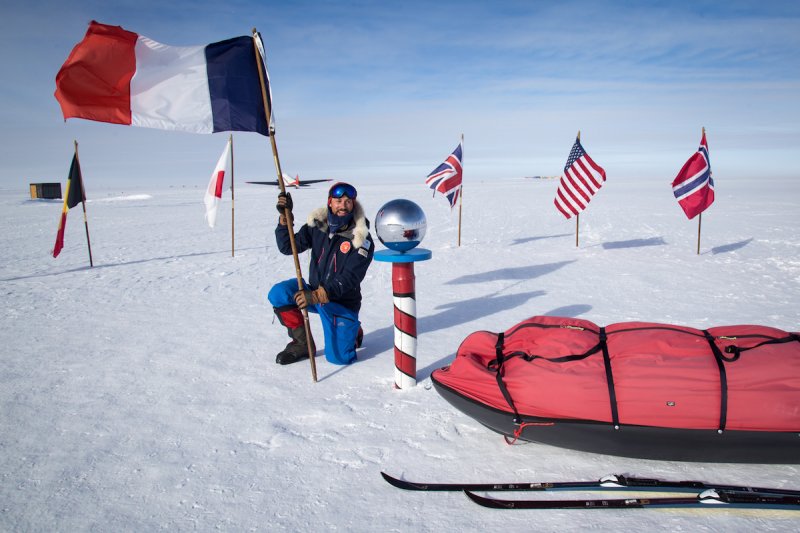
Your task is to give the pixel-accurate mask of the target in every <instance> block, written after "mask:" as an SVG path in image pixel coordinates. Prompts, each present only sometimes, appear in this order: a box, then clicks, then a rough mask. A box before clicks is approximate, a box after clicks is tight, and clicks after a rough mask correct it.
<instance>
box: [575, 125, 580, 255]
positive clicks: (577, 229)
mask: <svg viewBox="0 0 800 533" xmlns="http://www.w3.org/2000/svg"><path fill="white" fill-rule="evenodd" d="M578 140H579V141H580V140H581V130H578ZM580 223H581V214H580V213H578V214H577V215H575V248H577V247H578V232H579V231H580Z"/></svg>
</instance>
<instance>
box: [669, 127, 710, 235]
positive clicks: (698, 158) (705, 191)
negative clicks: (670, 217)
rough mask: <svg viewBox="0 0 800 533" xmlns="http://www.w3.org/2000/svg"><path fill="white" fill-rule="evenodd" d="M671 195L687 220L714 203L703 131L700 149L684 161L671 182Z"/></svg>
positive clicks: (704, 132) (706, 145)
mask: <svg viewBox="0 0 800 533" xmlns="http://www.w3.org/2000/svg"><path fill="white" fill-rule="evenodd" d="M672 193H673V194H674V195H675V198H676V199H677V200H678V203H679V204H680V206H681V208H682V209H683V212H684V213H686V216H687V217H689V220H691V219H693V218H694V217H696V216H697V215H699V214H700V213H702V212H703V211H705V210H706V209H707V208H708V206H710V205H711V204H712V203H714V180H713V179H712V178H711V161H709V159H708V143H707V142H706V131H705V129H704V130H703V137H702V139H700V148H698V149H697V152H696V153H694V154H693V155H692V157H690V158H689V160H688V161H686V163H685V164H684V165H683V168H681V170H680V172H678V176H677V177H676V178H675V179H674V180H673V181H672Z"/></svg>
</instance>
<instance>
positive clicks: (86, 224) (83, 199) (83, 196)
mask: <svg viewBox="0 0 800 533" xmlns="http://www.w3.org/2000/svg"><path fill="white" fill-rule="evenodd" d="M73 143H75V161H76V162H77V163H78V169H79V171H80V173H81V206H83V226H84V227H85V228H86V246H87V248H88V249H89V266H90V267H94V262H93V261H92V242H91V241H90V240H89V219H88V218H87V216H86V190H85V189H84V188H83V171H82V170H80V168H81V160H80V158H79V157H78V141H76V140H73Z"/></svg>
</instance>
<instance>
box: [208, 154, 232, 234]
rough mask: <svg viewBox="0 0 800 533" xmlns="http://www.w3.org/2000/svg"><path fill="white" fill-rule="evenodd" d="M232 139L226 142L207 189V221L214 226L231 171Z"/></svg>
mask: <svg viewBox="0 0 800 533" xmlns="http://www.w3.org/2000/svg"><path fill="white" fill-rule="evenodd" d="M231 166H232V162H231V140H230V139H228V142H227V143H226V144H225V150H224V151H223V152H222V155H221V156H220V158H219V161H217V166H216V168H215V169H214V172H213V173H212V174H211V181H210V182H208V188H207V189H206V196H205V204H206V222H208V225H209V226H210V227H212V228H213V227H214V224H215V223H216V221H217V207H218V206H219V202H220V200H221V199H222V192H223V191H224V190H226V189H225V187H224V183H225V178H226V177H227V176H228V175H229V174H230V173H231Z"/></svg>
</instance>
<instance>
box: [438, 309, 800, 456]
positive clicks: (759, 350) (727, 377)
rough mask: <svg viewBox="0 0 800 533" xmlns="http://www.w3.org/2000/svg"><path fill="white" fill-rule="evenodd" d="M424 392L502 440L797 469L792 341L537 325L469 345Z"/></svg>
mask: <svg viewBox="0 0 800 533" xmlns="http://www.w3.org/2000/svg"><path fill="white" fill-rule="evenodd" d="M431 380H432V381H433V384H434V386H435V388H436V390H437V391H438V392H439V394H441V395H442V397H444V398H445V399H446V400H447V401H448V402H450V403H451V404H452V405H453V406H454V407H456V408H458V409H459V410H461V411H463V412H464V413H466V414H467V415H469V416H471V417H473V418H475V419H476V420H477V421H478V422H480V423H481V424H483V425H485V426H487V427H488V428H490V429H492V430H494V431H496V432H498V433H501V434H503V435H505V436H506V439H507V440H508V439H509V438H512V439H523V440H528V441H535V442H541V443H545V444H551V445H555V446H560V447H564V448H570V449H575V450H582V451H590V452H595V453H604V454H609V455H619V456H625V457H636V458H643V459H661V460H672V461H703V462H737V463H772V464H795V463H800V334H798V333H788V332H786V331H781V330H779V329H775V328H770V327H765V326H722V327H715V328H709V329H707V330H699V329H694V328H689V327H684V326H674V325H669V324H655V323H647V322H621V323H618V324H611V325H609V326H607V327H599V326H597V325H596V324H594V323H592V322H589V321H588V320H581V319H578V318H563V317H551V316H535V317H532V318H529V319H528V320H525V321H524V322H521V323H519V324H517V325H516V326H514V327H512V328H511V329H509V330H507V331H505V332H502V333H492V332H488V331H478V332H475V333H472V334H470V335H469V336H468V337H467V338H466V339H465V340H464V342H462V343H461V346H459V348H458V352H457V353H456V358H455V360H454V361H453V362H452V363H451V364H450V365H449V366H446V367H444V368H440V369H438V370H435V371H434V372H433V373H432V374H431Z"/></svg>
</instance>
